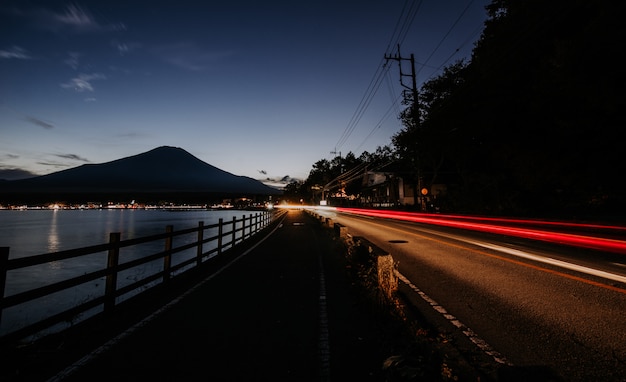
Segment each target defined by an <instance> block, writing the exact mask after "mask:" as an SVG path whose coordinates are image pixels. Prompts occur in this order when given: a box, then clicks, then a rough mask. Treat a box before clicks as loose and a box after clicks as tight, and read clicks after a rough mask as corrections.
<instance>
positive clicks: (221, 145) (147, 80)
mask: <svg viewBox="0 0 626 382" xmlns="http://www.w3.org/2000/svg"><path fill="white" fill-rule="evenodd" d="M487 3H488V1H486V0H481V1H470V0H423V1H417V0H415V1H411V0H408V1H405V0H391V1H389V0H316V1H295V0H293V1H271V0H270V1H263V2H260V1H249V0H243V1H234V2H231V1H222V2H216V1H211V2H198V1H195V0H194V1H188V0H178V1H158V0H157V1H132V0H129V1H117V0H114V1H106V2H103V1H80V2H60V1H36V0H3V1H2V2H1V3H0V179H2V178H4V179H12V178H15V177H16V176H20V174H22V172H21V171H27V172H30V173H32V174H37V175H42V174H47V173H51V172H56V171H60V170H64V169H67V168H72V167H76V166H80V165H82V164H86V163H104V162H108V161H111V160H115V159H120V158H123V157H127V156H131V155H136V154H140V153H143V152H146V151H149V150H151V149H153V148H156V147H158V146H176V147H181V148H183V149H185V150H186V151H188V152H189V153H191V154H192V155H194V156H196V157H198V158H199V159H201V160H203V161H205V162H207V163H209V164H211V165H213V166H216V167H218V168H220V169H222V170H225V171H228V172H231V173H233V174H236V175H245V176H250V177H253V178H256V179H261V178H265V177H272V178H280V177H283V176H286V175H289V176H291V177H295V178H300V179H305V178H306V177H307V176H308V173H309V171H310V170H311V168H312V165H313V164H314V163H315V162H317V161H318V160H320V159H324V158H326V159H331V158H332V157H334V156H335V155H333V154H331V152H333V151H336V152H337V154H338V153H339V152H341V153H342V155H345V154H346V153H348V152H350V151H352V152H353V153H354V154H355V155H356V156H359V155H360V154H361V153H362V152H363V151H369V152H373V151H375V150H376V147H378V146H383V145H387V144H390V139H391V137H392V136H393V134H394V133H396V132H397V131H399V130H400V129H401V128H402V125H401V123H400V121H399V120H398V114H399V112H400V110H401V108H402V107H403V106H402V105H401V104H400V98H401V94H402V91H403V88H402V87H401V86H400V82H399V80H400V76H399V69H398V63H397V62H395V61H390V62H389V63H388V66H387V67H383V65H384V64H385V59H384V56H385V54H391V55H393V54H396V50H397V44H400V45H401V54H402V56H404V57H409V55H410V54H411V53H413V54H414V55H415V60H416V62H417V68H416V69H417V71H418V75H417V80H418V84H421V83H423V82H424V81H427V80H428V79H430V78H432V77H433V76H435V75H437V74H438V73H440V72H441V68H442V67H443V66H444V65H448V64H451V63H453V62H454V61H455V60H458V59H461V58H463V57H469V55H470V53H471V50H472V48H473V44H474V41H476V40H477V39H478V38H479V36H480V33H481V31H482V28H483V23H484V21H485V19H486V12H485V9H484V7H485V5H486V4H487ZM405 65H406V64H405ZM404 71H405V72H406V73H407V74H408V73H410V67H409V66H408V65H406V66H405V68H404ZM405 82H406V83H407V84H410V79H409V78H408V77H406V78H405ZM22 176H23V174H22Z"/></svg>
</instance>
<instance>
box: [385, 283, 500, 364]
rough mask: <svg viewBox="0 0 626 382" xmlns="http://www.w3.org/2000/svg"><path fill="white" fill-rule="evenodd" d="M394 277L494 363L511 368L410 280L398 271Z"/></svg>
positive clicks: (480, 339)
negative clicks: (458, 330)
mask: <svg viewBox="0 0 626 382" xmlns="http://www.w3.org/2000/svg"><path fill="white" fill-rule="evenodd" d="M396 275H397V276H398V279H399V280H401V281H402V282H403V283H405V284H406V285H408V286H409V288H411V290H413V291H414V292H415V293H417V294H418V295H419V296H420V297H421V298H422V299H423V300H424V301H426V302H427V303H428V304H430V306H431V307H432V308H433V309H435V310H436V311H437V312H439V313H440V314H441V315H442V316H443V317H444V318H445V319H446V320H448V321H449V322H450V323H451V324H452V325H454V326H455V327H457V328H458V329H460V330H461V332H462V333H463V334H465V336H466V337H467V338H468V339H469V340H470V341H472V343H474V345H476V346H477V347H478V348H479V349H480V350H481V351H482V352H484V353H485V354H487V355H489V356H491V357H492V358H493V359H494V361H496V362H498V363H500V364H503V365H509V366H512V364H511V363H510V362H509V361H508V360H507V359H506V358H505V357H504V356H503V355H502V354H500V353H498V352H497V351H495V350H494V349H493V348H492V347H491V346H490V345H489V344H488V343H487V342H485V341H484V340H483V339H482V338H480V337H478V335H477V334H476V333H474V331H473V330H472V329H470V328H468V327H467V326H465V325H464V324H463V323H462V322H461V321H459V320H458V319H457V318H456V317H454V316H453V315H452V314H450V313H448V312H447V311H446V309H445V308H444V307H443V306H441V305H439V303H437V302H436V301H435V300H433V299H432V298H430V297H429V296H428V295H427V294H426V293H424V292H422V290H420V289H419V288H418V287H417V286H415V284H413V283H412V282H411V280H409V279H407V278H406V277H405V276H404V275H403V274H402V273H400V272H398V271H396Z"/></svg>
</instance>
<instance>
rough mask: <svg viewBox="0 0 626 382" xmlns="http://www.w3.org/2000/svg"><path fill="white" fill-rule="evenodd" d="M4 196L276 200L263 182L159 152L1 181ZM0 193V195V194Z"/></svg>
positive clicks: (174, 152)
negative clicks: (206, 196)
mask: <svg viewBox="0 0 626 382" xmlns="http://www.w3.org/2000/svg"><path fill="white" fill-rule="evenodd" d="M0 187H2V189H4V191H5V192H7V193H12V194H15V193H29V194H43V193H49V194H57V195H62V194H112V193H114V194H119V193H124V194H130V193H142V194H184V193H195V194H199V193H208V194H229V195H232V194H238V195H241V196H243V195H250V194H252V195H278V194H280V193H281V192H280V191H279V190H277V189H275V188H272V187H269V186H267V185H265V184H263V183H262V182H260V181H258V180H255V179H252V178H249V177H245V176H237V175H233V174H231V173H229V172H226V171H224V170H221V169H219V168H217V167H214V166H212V165H210V164H208V163H206V162H203V161H201V160H200V159H198V158H196V157H195V156H193V155H191V154H190V153H188V152H187V151H185V150H183V149H181V148H178V147H170V146H162V147H158V148H155V149H153V150H150V151H148V152H145V153H143V154H138V155H134V156H130V157H126V158H122V159H118V160H114V161H111V162H106V163H102V164H85V165H82V166H79V167H75V168H71V169H67V170H63V171H58V172H55V173H52V174H48V175H42V176H38V177H34V178H28V179H20V180H13V181H5V182H2V183H0ZM0 193H2V191H0Z"/></svg>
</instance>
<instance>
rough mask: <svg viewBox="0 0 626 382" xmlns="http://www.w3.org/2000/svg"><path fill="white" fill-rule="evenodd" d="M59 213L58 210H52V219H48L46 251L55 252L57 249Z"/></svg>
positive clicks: (58, 241)
mask: <svg viewBox="0 0 626 382" xmlns="http://www.w3.org/2000/svg"><path fill="white" fill-rule="evenodd" d="M59 214H60V212H59V210H56V209H55V210H53V212H52V219H51V220H50V228H49V230H48V252H57V251H58V250H59V244H60V240H59V231H58V226H57V225H58V223H57V220H58V218H57V216H58V215H59Z"/></svg>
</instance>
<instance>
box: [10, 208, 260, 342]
mask: <svg viewBox="0 0 626 382" xmlns="http://www.w3.org/2000/svg"><path fill="white" fill-rule="evenodd" d="M257 213H258V212H251V211H241V210H232V209H227V210H191V211H169V210H161V209H147V210H146V209H101V210H98V209H91V210H0V247H10V252H9V258H18V257H26V256H33V255H39V254H43V253H49V252H57V251H62V250H67V249H74V248H80V247H87V246H92V245H97V244H104V243H108V242H109V234H110V233H112V232H120V233H121V240H126V239H132V238H136V237H143V236H149V235H154V234H159V233H164V232H165V228H166V226H168V225H173V227H174V230H176V231H177V230H182V229H186V228H192V227H197V226H198V223H199V222H200V221H203V222H204V225H205V226H208V225H211V224H216V223H218V222H219V219H220V218H221V219H223V221H224V222H225V223H227V222H229V221H232V219H233V217H236V218H237V219H241V218H242V217H243V216H250V215H251V214H252V215H254V214H257ZM238 227H240V225H238ZM216 232H217V230H216V229H215V230H214V231H211V230H209V231H207V232H205V235H204V237H209V236H213V235H215V234H216ZM195 239H196V236H195V235H190V236H188V235H185V236H180V237H176V238H174V245H175V246H179V245H181V244H185V243H187V242H189V243H191V242H193V241H195ZM211 245H215V243H207V244H206V245H205V248H204V250H205V251H207V250H209V249H211ZM163 248H164V243H160V242H152V243H146V244H141V245H138V246H133V247H127V248H123V249H122V250H121V251H120V263H122V262H126V261H128V260H131V259H133V258H136V257H140V256H143V255H145V254H152V253H155V252H159V251H162V250H163ZM192 256H195V249H191V250H188V251H186V252H181V253H179V254H177V256H176V257H177V259H176V261H173V264H176V263H179V262H181V261H184V260H185V259H188V258H190V257H192ZM146 266H147V267H149V268H150V267H151V268H150V269H132V270H128V271H126V272H127V273H126V274H123V273H120V275H119V276H118V287H122V286H124V285H125V284H130V283H132V282H133V281H135V280H136V279H137V278H140V276H142V275H140V274H137V272H140V273H147V274H151V273H153V272H157V271H159V269H158V268H159V267H162V260H161V261H158V262H154V264H151V263H148V264H147V265H146ZM104 267H106V253H97V254H92V255H88V256H82V257H79V258H75V259H68V260H63V261H57V262H51V263H47V264H44V265H41V266H36V267H29V268H23V269H19V270H15V271H11V272H9V273H8V274H7V281H6V290H5V296H9V295H13V294H16V293H19V292H22V291H25V290H29V289H32V288H35V287H39V286H43V285H47V284H50V283H53V282H55V281H59V280H64V279H67V278H69V277H74V276H77V275H80V274H82V273H86V272H88V271H91V270H94V269H101V268H104ZM103 293H104V280H100V281H99V282H95V283H93V284H84V285H81V286H80V287H77V288H73V289H69V290H67V291H64V292H59V293H56V294H54V295H51V296H48V297H46V298H44V299H39V300H36V301H33V302H32V303H28V304H22V305H19V306H15V307H12V308H8V309H5V310H4V311H3V312H2V324H1V325H0V335H2V334H5V333H7V332H11V331H13V330H15V329H17V328H19V327H23V326H25V325H28V324H30V323H32V322H36V321H37V320H39V319H41V318H44V317H47V316H49V315H51V314H54V313H56V312H58V311H61V310H63V309H67V308H69V307H71V306H73V305H75V304H77V303H79V302H82V301H85V300H88V299H91V298H94V296H100V295H102V294H103ZM42 300H43V301H42ZM83 318H84V317H83Z"/></svg>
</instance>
